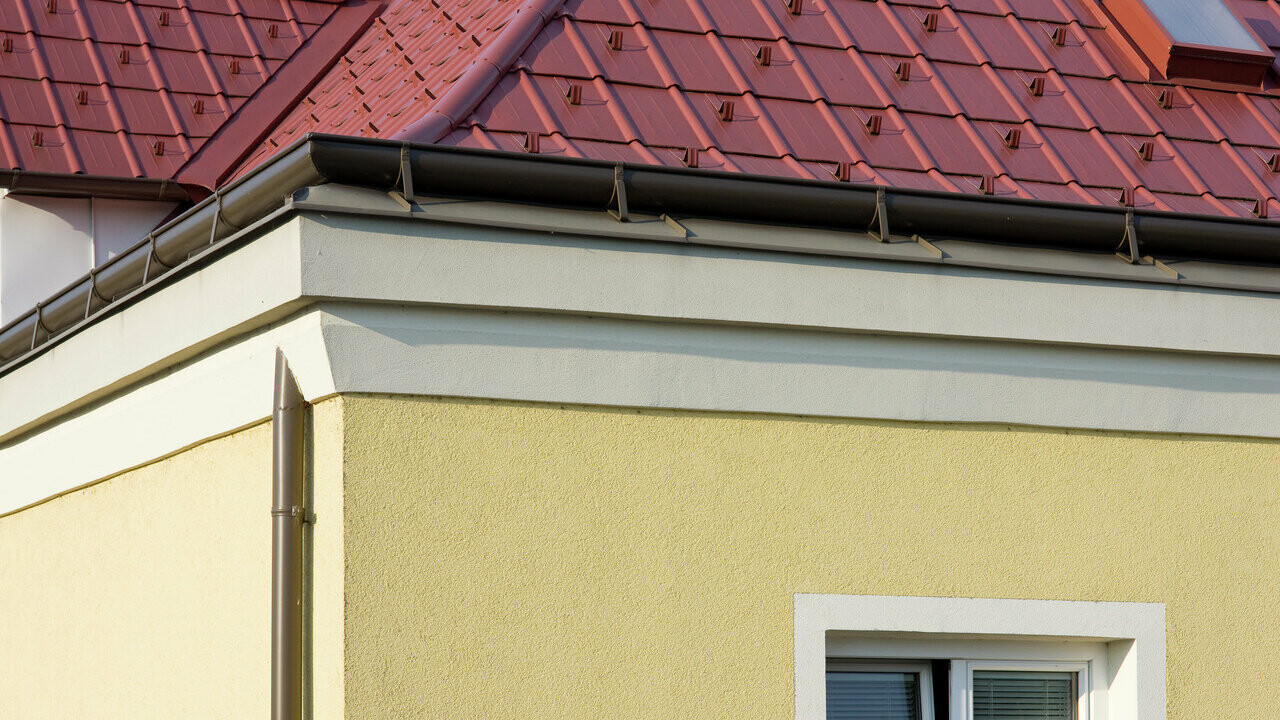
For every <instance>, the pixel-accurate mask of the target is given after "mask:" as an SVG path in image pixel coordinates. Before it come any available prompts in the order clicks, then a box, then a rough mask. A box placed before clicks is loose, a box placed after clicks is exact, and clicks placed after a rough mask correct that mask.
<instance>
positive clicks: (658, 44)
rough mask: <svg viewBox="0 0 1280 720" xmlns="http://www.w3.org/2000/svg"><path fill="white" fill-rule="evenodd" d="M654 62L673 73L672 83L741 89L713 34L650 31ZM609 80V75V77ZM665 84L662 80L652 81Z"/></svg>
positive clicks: (702, 88) (707, 88)
mask: <svg viewBox="0 0 1280 720" xmlns="http://www.w3.org/2000/svg"><path fill="white" fill-rule="evenodd" d="M649 37H650V38H651V42H652V43H653V46H652V48H653V53H654V62H655V63H659V64H665V65H666V66H667V67H669V68H670V69H671V71H672V73H674V78H672V79H673V80H674V81H675V84H676V85H678V86H680V87H681V88H683V89H685V90H692V91H694V92H729V93H731V92H742V91H743V90H746V88H744V87H742V86H741V83H739V82H737V80H736V79H735V77H734V72H733V71H732V70H730V66H729V65H726V64H725V60H727V57H725V55H726V54H727V53H723V48H722V47H721V45H720V38H719V37H717V36H715V35H694V34H692V33H682V32H668V31H665V30H654V31H653V32H651V33H649ZM659 53H660V54H659ZM611 79H612V78H611ZM655 84H657V85H660V86H661V85H665V84H666V83H665V82H661V83H655Z"/></svg>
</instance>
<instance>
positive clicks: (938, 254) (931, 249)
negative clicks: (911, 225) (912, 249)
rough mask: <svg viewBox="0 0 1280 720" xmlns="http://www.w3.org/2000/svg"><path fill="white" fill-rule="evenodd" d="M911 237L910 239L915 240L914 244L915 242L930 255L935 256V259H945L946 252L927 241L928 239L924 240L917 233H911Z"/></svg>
mask: <svg viewBox="0 0 1280 720" xmlns="http://www.w3.org/2000/svg"><path fill="white" fill-rule="evenodd" d="M911 239H912V240H914V241H916V244H917V245H919V246H920V247H922V248H924V249H925V250H926V251H928V253H929V254H930V255H932V256H934V257H935V258H937V259H939V260H943V259H945V258H946V257H947V254H946V253H944V252H942V248H940V247H938V246H937V245H934V244H933V243H931V242H929V241H928V240H925V239H924V238H922V237H920V236H919V235H912V236H911Z"/></svg>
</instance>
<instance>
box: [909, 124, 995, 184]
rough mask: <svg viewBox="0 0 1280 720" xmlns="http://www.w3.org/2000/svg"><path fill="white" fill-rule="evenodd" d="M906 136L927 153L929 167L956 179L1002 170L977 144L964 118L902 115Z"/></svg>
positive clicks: (971, 128) (971, 127)
mask: <svg viewBox="0 0 1280 720" xmlns="http://www.w3.org/2000/svg"><path fill="white" fill-rule="evenodd" d="M903 119H904V120H905V121H906V123H907V126H908V130H909V132H911V133H913V135H914V137H915V138H916V139H917V140H918V141H919V142H920V143H921V145H923V146H924V150H925V152H927V153H928V157H929V165H928V167H933V168H937V169H938V170H941V171H942V172H945V173H954V174H959V175H975V176H979V177H981V176H983V175H988V174H990V175H996V174H999V173H1000V172H1001V167H1000V165H999V163H998V162H996V160H995V159H994V158H992V157H991V153H990V151H989V150H988V149H987V148H986V147H985V146H984V145H981V144H979V141H978V137H977V132H976V131H975V130H974V128H973V126H972V125H971V124H970V123H969V122H968V121H967V120H965V119H963V118H954V117H940V116H937V115H919V114H904V115H903Z"/></svg>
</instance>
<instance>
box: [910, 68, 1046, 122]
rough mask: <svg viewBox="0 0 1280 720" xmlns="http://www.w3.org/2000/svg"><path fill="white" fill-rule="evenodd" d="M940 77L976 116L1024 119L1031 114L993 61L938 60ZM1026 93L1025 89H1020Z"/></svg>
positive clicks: (990, 118) (1010, 119)
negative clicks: (991, 62) (1006, 83)
mask: <svg viewBox="0 0 1280 720" xmlns="http://www.w3.org/2000/svg"><path fill="white" fill-rule="evenodd" d="M933 71H934V72H935V73H936V74H937V76H938V81H939V82H941V84H942V85H943V86H945V87H947V88H949V90H950V92H951V93H952V94H953V95H954V96H955V98H956V100H957V101H958V102H959V103H960V107H961V109H962V110H963V111H964V114H965V115H967V116H969V117H970V118H972V119H975V120H997V121H1000V122H1022V121H1024V120H1029V119H1030V115H1029V113H1028V112H1027V110H1026V109H1025V108H1024V107H1022V103H1021V102H1020V101H1019V99H1018V97H1017V96H1016V95H1014V93H1013V91H1011V90H1010V88H1009V87H1007V86H1006V85H1005V84H1004V83H1003V82H1001V80H1000V77H999V75H998V74H997V72H996V70H995V69H994V68H992V67H991V66H990V65H959V64H955V63H941V62H940V63H934V64H933ZM1020 94H1025V91H1020Z"/></svg>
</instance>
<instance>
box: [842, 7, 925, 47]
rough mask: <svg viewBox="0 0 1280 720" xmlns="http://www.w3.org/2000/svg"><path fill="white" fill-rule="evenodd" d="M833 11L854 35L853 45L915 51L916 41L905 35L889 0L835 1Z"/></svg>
mask: <svg viewBox="0 0 1280 720" xmlns="http://www.w3.org/2000/svg"><path fill="white" fill-rule="evenodd" d="M831 12H832V15H833V16H834V17H835V18H837V19H838V20H839V21H840V22H841V24H842V26H843V27H844V28H845V29H847V30H848V32H849V34H850V35H851V36H852V37H853V43H854V45H855V46H857V48H858V49H859V50H861V51H863V52H868V53H884V54H890V55H915V54H916V47H915V45H914V43H912V42H911V41H910V40H909V38H908V37H907V36H906V35H904V31H903V28H902V26H901V25H900V24H899V23H898V22H897V20H896V19H895V18H894V15H893V10H892V9H891V8H890V5H889V3H883V2H875V3H869V2H833V3H832V4H831Z"/></svg>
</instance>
